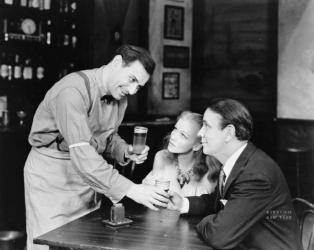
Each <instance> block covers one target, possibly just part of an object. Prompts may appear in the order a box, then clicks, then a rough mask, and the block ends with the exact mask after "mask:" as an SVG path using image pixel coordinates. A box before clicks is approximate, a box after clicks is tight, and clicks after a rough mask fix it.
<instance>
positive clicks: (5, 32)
mask: <svg viewBox="0 0 314 250" xmlns="http://www.w3.org/2000/svg"><path fill="white" fill-rule="evenodd" d="M3 40H4V41H5V42H7V41H9V34H8V19H6V18H4V19H3Z"/></svg>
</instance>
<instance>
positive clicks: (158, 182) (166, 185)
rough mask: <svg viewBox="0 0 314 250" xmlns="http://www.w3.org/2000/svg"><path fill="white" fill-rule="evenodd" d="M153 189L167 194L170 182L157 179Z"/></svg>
mask: <svg viewBox="0 0 314 250" xmlns="http://www.w3.org/2000/svg"><path fill="white" fill-rule="evenodd" d="M155 187H159V188H161V189H163V190H165V191H166V192H168V191H169V187H170V180H167V179H157V180H155Z"/></svg>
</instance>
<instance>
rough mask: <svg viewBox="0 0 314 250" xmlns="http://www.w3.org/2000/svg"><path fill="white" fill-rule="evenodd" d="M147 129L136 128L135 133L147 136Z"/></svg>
mask: <svg viewBox="0 0 314 250" xmlns="http://www.w3.org/2000/svg"><path fill="white" fill-rule="evenodd" d="M147 130H148V129H147V128H145V127H135V128H134V133H137V134H146V133H147Z"/></svg>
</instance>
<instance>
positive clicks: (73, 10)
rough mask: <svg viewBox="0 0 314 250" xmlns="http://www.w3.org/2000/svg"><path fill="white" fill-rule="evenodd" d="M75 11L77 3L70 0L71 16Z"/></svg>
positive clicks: (74, 0)
mask: <svg viewBox="0 0 314 250" xmlns="http://www.w3.org/2000/svg"><path fill="white" fill-rule="evenodd" d="M76 9H77V3H76V0H72V2H71V4H70V12H71V14H73V13H75V12H76Z"/></svg>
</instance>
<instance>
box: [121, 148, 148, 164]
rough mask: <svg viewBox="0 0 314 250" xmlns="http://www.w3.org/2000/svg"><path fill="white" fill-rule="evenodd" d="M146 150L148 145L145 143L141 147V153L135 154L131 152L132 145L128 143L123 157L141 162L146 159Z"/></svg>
mask: <svg viewBox="0 0 314 250" xmlns="http://www.w3.org/2000/svg"><path fill="white" fill-rule="evenodd" d="M148 151H149V147H148V146H146V145H145V148H144V149H143V151H142V152H141V154H135V153H133V147H132V145H129V147H128V149H127V151H126V152H125V154H124V155H125V158H127V159H130V160H131V161H133V162H135V163H136V164H142V163H143V162H144V161H145V160H146V159H147V155H148Z"/></svg>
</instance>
